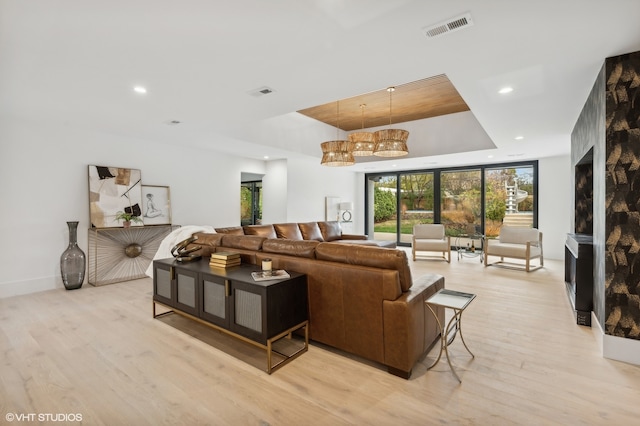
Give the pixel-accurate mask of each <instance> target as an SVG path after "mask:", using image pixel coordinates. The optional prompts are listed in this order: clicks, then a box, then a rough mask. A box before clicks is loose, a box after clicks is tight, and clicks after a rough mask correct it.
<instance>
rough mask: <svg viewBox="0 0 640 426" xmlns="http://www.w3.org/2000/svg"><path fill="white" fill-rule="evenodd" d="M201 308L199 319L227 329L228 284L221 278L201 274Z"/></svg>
mask: <svg viewBox="0 0 640 426" xmlns="http://www.w3.org/2000/svg"><path fill="white" fill-rule="evenodd" d="M201 284H202V306H201V307H200V317H201V318H202V319H205V320H207V321H210V322H212V323H213V324H216V325H219V326H221V327H224V328H229V315H228V312H229V308H228V301H227V298H228V294H229V292H230V291H231V289H230V285H231V284H230V282H229V280H226V279H224V278H221V277H216V276H213V275H209V274H202V283H201Z"/></svg>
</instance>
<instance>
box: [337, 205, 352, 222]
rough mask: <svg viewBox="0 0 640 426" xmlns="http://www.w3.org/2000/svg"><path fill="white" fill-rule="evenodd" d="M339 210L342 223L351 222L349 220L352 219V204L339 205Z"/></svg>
mask: <svg viewBox="0 0 640 426" xmlns="http://www.w3.org/2000/svg"><path fill="white" fill-rule="evenodd" d="M340 210H341V211H342V222H351V219H352V215H351V211H352V210H353V203H352V202H344V203H340Z"/></svg>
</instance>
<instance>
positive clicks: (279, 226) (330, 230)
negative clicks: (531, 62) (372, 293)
mask: <svg viewBox="0 0 640 426" xmlns="http://www.w3.org/2000/svg"><path fill="white" fill-rule="evenodd" d="M215 230H216V232H217V233H219V234H233V235H258V236H261V237H265V238H284V239H287V240H295V241H299V240H309V241H321V242H322V241H327V242H328V241H331V242H337V243H341V244H358V245H370V246H378V247H386V248H395V247H396V243H395V241H382V240H369V239H367V236H366V235H354V234H343V233H342V227H341V226H340V222H337V221H328V222H307V223H276V224H273V225H246V226H233V227H230V228H215Z"/></svg>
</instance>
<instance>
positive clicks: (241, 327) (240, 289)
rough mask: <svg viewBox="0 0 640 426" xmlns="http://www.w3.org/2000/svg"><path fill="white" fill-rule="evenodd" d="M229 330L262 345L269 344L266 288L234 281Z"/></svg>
mask: <svg viewBox="0 0 640 426" xmlns="http://www.w3.org/2000/svg"><path fill="white" fill-rule="evenodd" d="M232 283H233V287H232V292H231V294H232V297H231V300H230V302H231V303H230V310H231V311H230V318H231V324H230V326H229V329H230V330H231V331H233V332H234V333H237V334H239V335H241V336H244V337H247V338H249V339H251V340H255V341H256V342H260V343H262V344H266V343H267V339H268V338H269V336H267V329H266V321H267V317H266V316H265V315H263V313H264V312H266V301H267V298H266V294H267V292H266V291H265V287H259V286H256V285H252V284H247V283H243V282H241V281H233V282H232Z"/></svg>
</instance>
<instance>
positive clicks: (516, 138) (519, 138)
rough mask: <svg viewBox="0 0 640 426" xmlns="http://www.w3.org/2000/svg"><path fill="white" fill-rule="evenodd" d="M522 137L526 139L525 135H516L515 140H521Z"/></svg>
mask: <svg viewBox="0 0 640 426" xmlns="http://www.w3.org/2000/svg"><path fill="white" fill-rule="evenodd" d="M522 139H524V136H516V137H515V140H517V141H521V140H522Z"/></svg>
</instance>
